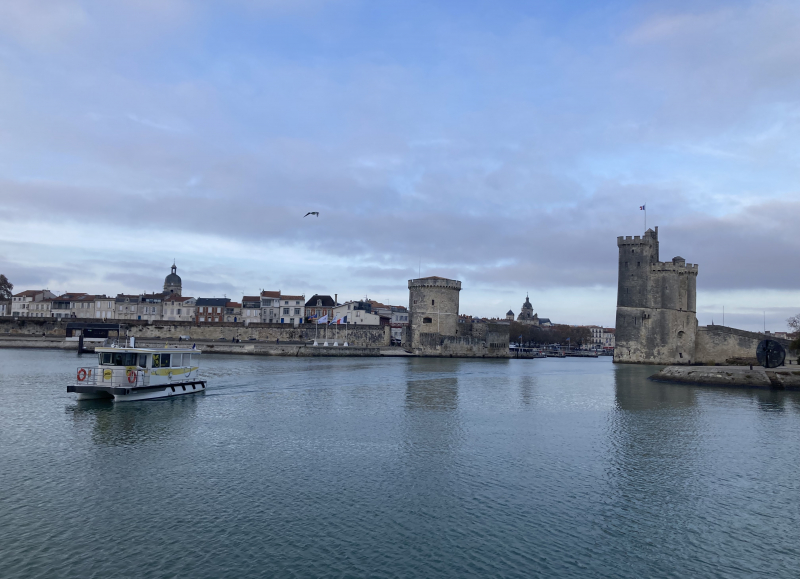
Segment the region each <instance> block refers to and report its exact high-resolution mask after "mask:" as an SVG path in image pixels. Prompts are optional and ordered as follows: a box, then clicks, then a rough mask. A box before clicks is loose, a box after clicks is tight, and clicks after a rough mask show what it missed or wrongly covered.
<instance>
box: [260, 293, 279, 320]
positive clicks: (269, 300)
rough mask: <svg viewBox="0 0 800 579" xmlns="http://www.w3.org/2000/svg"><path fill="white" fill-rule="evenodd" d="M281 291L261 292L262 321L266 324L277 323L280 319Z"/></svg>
mask: <svg viewBox="0 0 800 579" xmlns="http://www.w3.org/2000/svg"><path fill="white" fill-rule="evenodd" d="M280 306H281V291H280V290H278V291H266V290H264V291H262V292H261V321H262V322H263V323H265V324H277V323H278V320H280V314H281V310H280Z"/></svg>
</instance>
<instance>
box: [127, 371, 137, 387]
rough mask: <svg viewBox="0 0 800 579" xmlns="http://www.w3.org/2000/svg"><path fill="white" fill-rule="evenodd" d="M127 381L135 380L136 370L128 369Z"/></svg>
mask: <svg viewBox="0 0 800 579" xmlns="http://www.w3.org/2000/svg"><path fill="white" fill-rule="evenodd" d="M128 382H130V383H131V384H133V383H134V382H136V372H134V371H133V370H128Z"/></svg>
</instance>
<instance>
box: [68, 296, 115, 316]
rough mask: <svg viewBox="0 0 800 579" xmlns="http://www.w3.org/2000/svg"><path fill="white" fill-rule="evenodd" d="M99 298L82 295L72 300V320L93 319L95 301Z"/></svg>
mask: <svg viewBox="0 0 800 579" xmlns="http://www.w3.org/2000/svg"><path fill="white" fill-rule="evenodd" d="M98 297H106V296H95V295H88V294H80V295H78V296H76V297H75V299H72V300H70V310H71V313H70V317H72V318H93V317H94V307H95V301H96V299H97V298H98Z"/></svg>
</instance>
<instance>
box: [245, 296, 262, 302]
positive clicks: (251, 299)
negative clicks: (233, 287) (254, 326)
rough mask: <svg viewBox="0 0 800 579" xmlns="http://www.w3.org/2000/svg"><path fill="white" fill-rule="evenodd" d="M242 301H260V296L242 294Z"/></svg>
mask: <svg viewBox="0 0 800 579" xmlns="http://www.w3.org/2000/svg"><path fill="white" fill-rule="evenodd" d="M242 301H243V302H260V301H261V298H260V297H258V296H242Z"/></svg>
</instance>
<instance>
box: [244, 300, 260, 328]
mask: <svg viewBox="0 0 800 579" xmlns="http://www.w3.org/2000/svg"><path fill="white" fill-rule="evenodd" d="M242 321H243V322H244V323H245V325H247V324H257V323H260V322H261V297H260V296H242Z"/></svg>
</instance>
